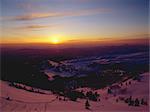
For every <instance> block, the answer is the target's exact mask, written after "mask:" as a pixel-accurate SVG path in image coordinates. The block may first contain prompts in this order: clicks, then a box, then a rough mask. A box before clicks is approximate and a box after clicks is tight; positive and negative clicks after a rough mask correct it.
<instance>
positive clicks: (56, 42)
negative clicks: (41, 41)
mask: <svg viewBox="0 0 150 112" xmlns="http://www.w3.org/2000/svg"><path fill="white" fill-rule="evenodd" d="M51 43H52V44H59V43H60V39H59V38H56V37H55V38H52V39H51Z"/></svg>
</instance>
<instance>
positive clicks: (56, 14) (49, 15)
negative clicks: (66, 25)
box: [9, 8, 111, 21]
mask: <svg viewBox="0 0 150 112" xmlns="http://www.w3.org/2000/svg"><path fill="white" fill-rule="evenodd" d="M110 11H111V10H110V9H102V8H97V9H86V10H78V11H66V12H47V13H41V12H40V13H29V14H25V15H20V16H15V17H11V18H9V19H11V20H17V21H28V20H35V19H42V18H52V17H72V16H88V15H95V14H100V13H107V12H110Z"/></svg>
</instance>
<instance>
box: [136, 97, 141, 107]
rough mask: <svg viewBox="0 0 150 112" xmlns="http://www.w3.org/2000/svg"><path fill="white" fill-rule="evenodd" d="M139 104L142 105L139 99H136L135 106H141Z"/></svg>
mask: <svg viewBox="0 0 150 112" xmlns="http://www.w3.org/2000/svg"><path fill="white" fill-rule="evenodd" d="M139 104H140V102H139V99H138V98H136V99H135V106H139Z"/></svg>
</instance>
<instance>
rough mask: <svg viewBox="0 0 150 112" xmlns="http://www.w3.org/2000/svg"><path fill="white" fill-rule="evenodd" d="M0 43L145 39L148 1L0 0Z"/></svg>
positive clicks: (94, 41) (99, 41)
mask: <svg viewBox="0 0 150 112" xmlns="http://www.w3.org/2000/svg"><path fill="white" fill-rule="evenodd" d="M0 21H1V22H0V25H1V26H2V27H1V31H2V32H1V43H8V44H9V43H10V44H11V43H50V44H58V43H59V44H65V43H66V44H67V43H69V44H71V43H80V44H83V43H86V42H87V43H93V44H94V43H97V44H99V43H103V42H105V43H107V42H108V43H111V42H112V43H113V41H114V42H115V41H116V40H118V42H122V41H123V40H128V41H127V42H129V41H130V40H132V41H133V40H134V42H135V40H140V41H141V40H144V39H145V38H147V37H148V0H1V15H0Z"/></svg>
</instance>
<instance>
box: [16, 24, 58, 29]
mask: <svg viewBox="0 0 150 112" xmlns="http://www.w3.org/2000/svg"><path fill="white" fill-rule="evenodd" d="M49 27H55V26H53V25H36V24H34V25H27V26H20V27H17V29H23V30H38V29H44V28H49Z"/></svg>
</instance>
